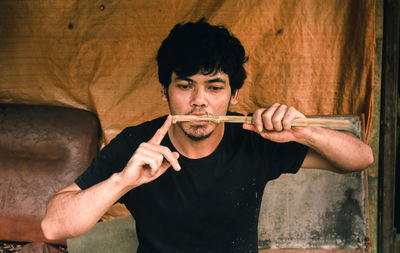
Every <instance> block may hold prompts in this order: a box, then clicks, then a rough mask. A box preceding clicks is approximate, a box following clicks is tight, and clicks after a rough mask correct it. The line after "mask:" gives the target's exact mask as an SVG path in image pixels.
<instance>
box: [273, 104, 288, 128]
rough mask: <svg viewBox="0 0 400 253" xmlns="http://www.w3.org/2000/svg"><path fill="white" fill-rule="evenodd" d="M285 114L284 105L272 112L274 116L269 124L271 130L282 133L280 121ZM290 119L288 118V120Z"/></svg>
mask: <svg viewBox="0 0 400 253" xmlns="http://www.w3.org/2000/svg"><path fill="white" fill-rule="evenodd" d="M286 113H287V106H286V105H280V106H279V107H278V108H277V109H276V110H275V112H274V114H273V115H272V117H271V122H272V125H273V130H274V131H278V132H280V131H282V130H283V123H282V120H283V118H284V117H285V116H287V115H286ZM289 119H290V118H289Z"/></svg>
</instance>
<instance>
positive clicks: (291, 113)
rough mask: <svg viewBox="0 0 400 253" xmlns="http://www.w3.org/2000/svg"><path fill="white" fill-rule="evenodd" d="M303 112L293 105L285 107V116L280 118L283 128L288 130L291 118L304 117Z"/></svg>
mask: <svg viewBox="0 0 400 253" xmlns="http://www.w3.org/2000/svg"><path fill="white" fill-rule="evenodd" d="M305 117H306V116H304V114H302V113H301V112H299V111H297V110H296V109H295V108H294V107H289V108H288V109H287V112H286V115H285V117H284V118H283V119H282V124H283V129H285V130H289V129H291V128H292V120H293V119H295V118H305Z"/></svg>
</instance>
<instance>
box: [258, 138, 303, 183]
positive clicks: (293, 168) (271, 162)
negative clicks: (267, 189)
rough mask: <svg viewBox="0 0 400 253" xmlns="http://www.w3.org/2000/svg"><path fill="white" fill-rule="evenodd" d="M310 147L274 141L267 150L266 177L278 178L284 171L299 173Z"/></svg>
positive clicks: (269, 178)
mask: <svg viewBox="0 0 400 253" xmlns="http://www.w3.org/2000/svg"><path fill="white" fill-rule="evenodd" d="M308 149H309V148H308V147H307V146H305V145H303V144H300V143H297V142H287V143H273V145H272V148H271V149H269V151H267V154H268V155H267V157H268V158H267V159H266V160H265V162H266V166H265V168H266V170H265V172H266V173H267V174H266V177H267V178H268V180H271V179H275V178H278V177H279V176H280V175H281V174H284V173H292V174H294V173H297V172H298V171H299V169H300V167H301V165H302V163H303V161H304V159H305V157H306V155H307V151H308Z"/></svg>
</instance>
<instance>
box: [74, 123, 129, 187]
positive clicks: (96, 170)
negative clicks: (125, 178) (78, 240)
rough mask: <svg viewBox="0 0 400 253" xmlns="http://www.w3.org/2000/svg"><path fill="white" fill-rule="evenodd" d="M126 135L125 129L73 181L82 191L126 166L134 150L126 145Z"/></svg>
mask: <svg viewBox="0 0 400 253" xmlns="http://www.w3.org/2000/svg"><path fill="white" fill-rule="evenodd" d="M127 135H128V131H127V130H126V129H125V130H124V131H122V132H121V133H120V134H119V135H117V137H115V138H114V139H113V140H112V141H111V142H110V143H109V144H108V145H106V146H105V147H104V148H103V149H102V150H101V151H100V152H99V154H98V155H97V156H96V157H95V158H94V159H93V161H92V163H91V165H90V166H89V167H88V168H87V169H86V171H84V172H83V174H82V175H80V176H79V177H78V178H77V179H76V180H75V183H76V184H77V185H78V186H79V187H80V188H81V189H82V190H85V189H87V188H89V187H91V186H93V185H95V184H98V183H100V182H102V181H104V180H106V179H108V178H109V177H110V176H111V175H112V174H114V173H117V172H120V171H121V170H122V169H123V168H124V167H125V166H126V164H127V163H128V161H129V159H130V158H131V156H132V154H133V152H134V150H135V149H136V148H135V147H132V145H129V144H128V140H127Z"/></svg>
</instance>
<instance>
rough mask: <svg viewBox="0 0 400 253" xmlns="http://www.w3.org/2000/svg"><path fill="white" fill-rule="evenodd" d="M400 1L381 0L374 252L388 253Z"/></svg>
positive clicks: (391, 238) (391, 225) (391, 239)
mask: <svg viewBox="0 0 400 253" xmlns="http://www.w3.org/2000/svg"><path fill="white" fill-rule="evenodd" d="M399 13H400V0H385V1H384V32H383V67H382V69H383V70H382V93H381V126H380V144H379V146H380V150H379V186H378V252H379V253H392V252H393V245H394V236H395V233H394V192H395V188H394V186H395V170H396V141H397V113H398V111H397V101H398V92H399V91H398V82H399V55H400V54H399V44H400V39H399V33H400V15H399Z"/></svg>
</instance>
